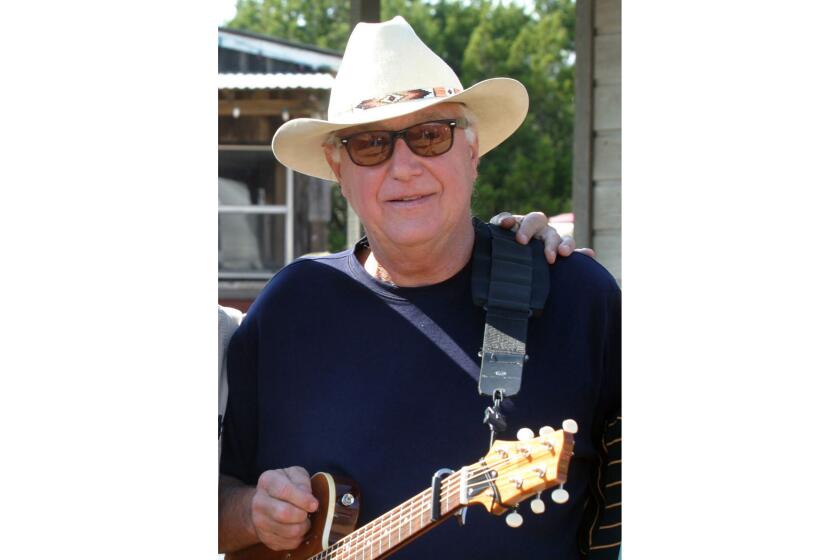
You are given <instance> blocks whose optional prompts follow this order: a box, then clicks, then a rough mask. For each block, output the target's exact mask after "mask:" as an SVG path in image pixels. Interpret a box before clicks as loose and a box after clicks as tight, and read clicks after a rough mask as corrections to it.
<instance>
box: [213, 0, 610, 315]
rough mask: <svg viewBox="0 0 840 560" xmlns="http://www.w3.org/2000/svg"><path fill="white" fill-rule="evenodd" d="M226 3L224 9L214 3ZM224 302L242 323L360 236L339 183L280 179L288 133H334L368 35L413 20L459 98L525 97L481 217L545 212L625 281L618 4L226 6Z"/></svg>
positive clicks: (481, 187)
mask: <svg viewBox="0 0 840 560" xmlns="http://www.w3.org/2000/svg"><path fill="white" fill-rule="evenodd" d="M220 1H221V0H220ZM219 7H220V10H221V13H222V14H223V15H222V16H221V17H223V18H224V20H223V21H222V22H221V25H220V27H219V30H218V53H219V76H218V94H219V127H218V130H219V302H220V303H221V304H222V305H228V306H233V307H237V308H239V309H241V310H243V311H246V310H247V308H248V306H249V305H250V302H251V301H253V299H254V297H256V295H257V294H258V293H259V291H260V290H261V289H262V287H263V286H264V284H265V282H266V281H267V280H268V279H269V278H271V276H272V275H273V274H274V273H275V272H276V271H277V270H279V269H280V268H281V267H282V266H284V265H285V264H286V263H288V262H291V261H292V260H293V259H294V258H296V257H298V256H300V255H303V254H307V253H318V252H324V251H330V252H332V251H339V250H342V249H344V248H346V247H347V246H348V245H352V243H354V242H355V241H356V240H357V239H358V238H359V237H360V235H362V232H361V228H360V226H359V224H358V219H357V218H356V217H355V215H354V214H353V213H352V211H351V212H348V209H347V206H346V204H345V203H344V199H343V198H342V197H341V196H340V194H339V191H338V188H337V187H336V185H335V184H334V183H330V182H326V181H321V180H319V179H314V178H312V177H308V176H306V175H300V174H297V173H295V172H293V171H291V170H290V169H286V168H285V167H283V166H282V165H281V164H280V163H278V162H277V161H276V160H275V159H274V156H273V155H272V153H271V148H270V141H271V137H272V135H273V134H274V131H275V130H276V129H277V128H278V127H279V126H280V125H281V124H283V122H285V121H287V120H289V119H292V118H298V117H315V118H324V117H326V111H327V103H328V100H329V91H330V87H331V85H332V80H333V77H334V76H335V74H336V72H337V70H338V67H339V64H340V63H341V53H342V52H343V50H344V46H345V44H346V42H347V38H348V37H349V35H350V31H351V29H352V28H353V26H354V25H355V23H357V22H359V21H382V20H386V19H390V18H391V17H393V16H394V15H401V16H403V17H404V18H405V19H406V20H408V22H409V23H410V24H411V25H412V26H413V27H414V29H415V31H416V32H417V34H418V35H419V36H420V37H421V39H423V41H424V42H426V44H428V45H429V47H431V49H432V50H433V51H435V52H436V53H437V54H439V55H441V56H442V57H443V58H444V60H446V61H447V63H448V64H449V65H450V66H451V67H452V68H453V69H454V70H455V72H456V73H457V74H458V76H459V77H460V78H461V81H462V83H463V85H464V86H465V87H469V86H470V85H472V84H474V83H476V82H478V81H480V80H483V79H485V78H489V77H494V76H509V77H512V78H516V79H517V80H519V81H521V82H522V83H523V84H525V86H526V87H527V88H528V92H529V95H530V99H531V102H530V110H529V114H528V117H527V118H526V120H525V122H524V123H523V125H522V126H521V127H520V129H519V130H518V131H517V132H516V133H515V134H514V135H513V136H512V137H511V138H509V139H508V140H507V141H506V142H504V143H503V144H502V145H501V146H499V147H498V148H496V149H494V150H493V151H491V152H490V153H488V154H486V155H485V156H484V157H482V160H481V164H480V167H479V178H478V181H477V183H476V188H475V195H474V198H473V212H474V214H475V215H476V216H478V217H480V218H482V219H485V220H486V219H489V218H490V217H491V216H493V215H494V214H496V213H498V212H501V211H503V210H507V211H512V212H515V213H524V212H528V211H531V210H542V211H544V212H545V213H546V214H547V215H548V216H550V218H551V223H552V225H553V226H554V227H555V228H556V229H558V231H560V232H561V233H563V234H566V235H571V234H573V235H574V237H575V240H576V242H577V245H578V246H579V247H583V246H589V247H593V248H594V249H595V250H596V252H597V255H598V261H599V262H601V263H602V264H603V265H604V266H606V267H607V269H609V270H610V272H611V273H612V274H613V275H614V276H615V277H616V278H617V279H618V280H619V282H620V281H621V0H578V1H577V2H573V1H570V0H535V1H533V2H531V1H527V2H525V1H517V2H514V1H504V2H502V1H498V0H496V1H488V0H474V1H466V0H465V1H461V0H428V1H408V0H381V1H380V0H376V1H367V0H352V1H349V0H238V1H234V0H229V1H227V0H226V2H223V3H220V4H219Z"/></svg>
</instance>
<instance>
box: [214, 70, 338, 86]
mask: <svg viewBox="0 0 840 560" xmlns="http://www.w3.org/2000/svg"><path fill="white" fill-rule="evenodd" d="M218 76H219V80H218V84H219V89H331V88H332V84H333V81H334V80H335V78H333V76H332V74H219V75H218Z"/></svg>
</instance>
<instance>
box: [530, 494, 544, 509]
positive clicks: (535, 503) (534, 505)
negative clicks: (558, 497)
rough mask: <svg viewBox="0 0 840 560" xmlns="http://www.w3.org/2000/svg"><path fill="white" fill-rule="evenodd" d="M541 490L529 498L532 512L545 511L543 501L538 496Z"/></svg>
mask: <svg viewBox="0 0 840 560" xmlns="http://www.w3.org/2000/svg"><path fill="white" fill-rule="evenodd" d="M540 494H542V492H537V497H536V498H534V499H533V500H531V511H533V512H534V513H543V512H544V511H545V502H544V501H542V498H540Z"/></svg>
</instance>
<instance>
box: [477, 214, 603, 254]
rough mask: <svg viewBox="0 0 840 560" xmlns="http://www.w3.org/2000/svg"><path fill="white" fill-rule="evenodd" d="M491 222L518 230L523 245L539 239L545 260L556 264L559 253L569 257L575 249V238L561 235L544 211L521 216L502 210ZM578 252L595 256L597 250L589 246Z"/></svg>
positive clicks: (519, 239) (518, 237)
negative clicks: (551, 224) (543, 245)
mask: <svg viewBox="0 0 840 560" xmlns="http://www.w3.org/2000/svg"><path fill="white" fill-rule="evenodd" d="M490 223H491V224H494V225H497V226H501V227H503V228H505V229H510V230H512V231H515V232H516V240H517V241H518V242H519V243H522V244H523V245H527V243H528V242H529V241H530V240H531V238H534V239H539V240H541V241H542V242H543V244H545V260H547V261H548V262H549V264H554V261H555V260H556V259H557V255H560V256H561V257H568V256H569V255H571V254H572V251H575V240H574V239H573V238H571V237H569V236H563V237H560V234H559V233H557V230H555V229H554V228H553V227H551V226H550V225H548V217H547V216H546V215H545V214H543V213H542V212H529V213H528V214H526V215H524V216H521V215H519V214H515V215H514V214H511V213H510V212H502V213H500V214H496V215H495V216H493V217H492V218H491V219H490ZM577 252H578V253H583V254H584V255H587V256H590V257H592V258H594V257H595V251H593V250H592V249H589V248H586V247H585V248H583V249H577Z"/></svg>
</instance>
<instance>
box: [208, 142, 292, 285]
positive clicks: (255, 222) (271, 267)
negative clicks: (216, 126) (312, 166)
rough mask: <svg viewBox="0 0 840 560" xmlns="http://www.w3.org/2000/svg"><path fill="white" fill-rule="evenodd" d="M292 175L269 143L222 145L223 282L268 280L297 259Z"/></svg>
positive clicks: (220, 183) (220, 227)
mask: <svg viewBox="0 0 840 560" xmlns="http://www.w3.org/2000/svg"><path fill="white" fill-rule="evenodd" d="M290 179H291V171H289V170H287V169H286V168H284V167H283V166H281V165H280V164H279V163H277V161H276V160H275V159H274V155H273V154H272V153H271V148H270V147H268V146H238V145H237V146H232V145H227V146H219V279H220V280H267V279H269V278H271V276H273V275H274V273H275V272H277V270H279V269H280V268H281V267H282V266H283V265H284V264H286V263H288V262H289V261H290V260H291V258H292V247H293V233H292V220H291V219H289V218H288V217H289V216H291V215H293V194H292V190H291V189H290V188H287V185H289V184H290V183H291V181H290Z"/></svg>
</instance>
